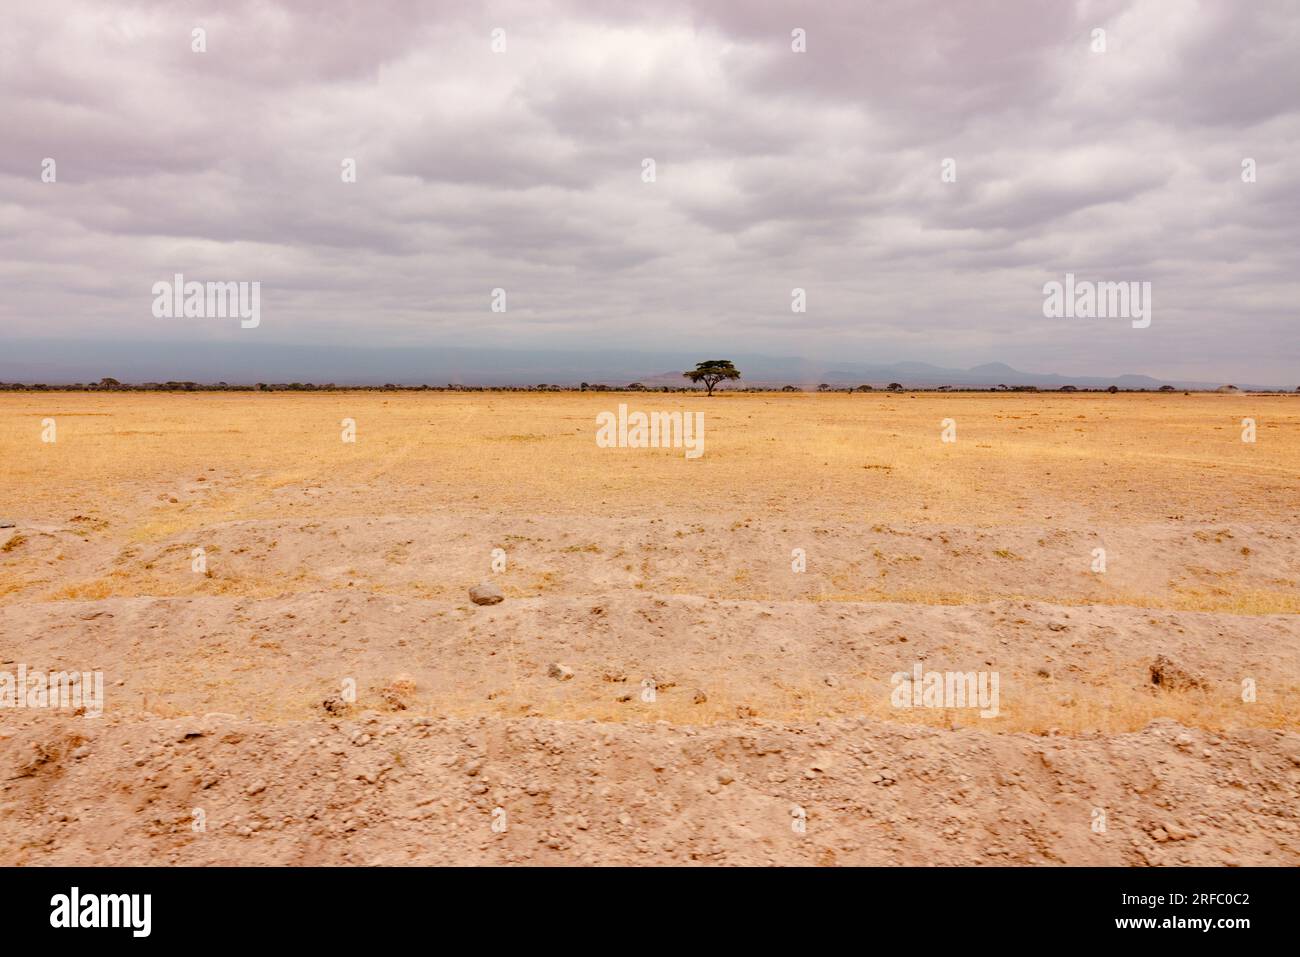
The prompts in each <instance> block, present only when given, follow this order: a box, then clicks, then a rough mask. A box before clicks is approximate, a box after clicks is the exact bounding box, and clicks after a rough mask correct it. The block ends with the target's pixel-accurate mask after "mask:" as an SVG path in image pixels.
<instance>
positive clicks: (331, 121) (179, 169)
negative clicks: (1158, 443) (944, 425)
mask: <svg viewBox="0 0 1300 957" xmlns="http://www.w3.org/2000/svg"><path fill="white" fill-rule="evenodd" d="M7 21H8V22H7V23H6V30H5V32H4V35H3V36H2V37H0V88H2V89H3V91H4V95H3V96H2V97H0V124H2V125H3V128H4V129H5V131H6V137H5V141H4V143H3V145H0V227H3V228H0V253H2V255H0V281H2V282H3V285H4V289H5V292H6V295H5V296H4V297H3V299H2V301H0V322H3V324H4V328H5V330H6V333H7V337H12V338H14V339H22V338H29V337H49V336H54V337H59V338H64V339H66V340H68V350H69V355H70V356H74V355H75V354H76V351H77V349H78V348H79V347H78V345H77V343H78V341H79V340H94V339H103V338H112V339H114V340H115V341H119V342H120V341H140V342H147V341H151V340H159V339H177V338H188V339H191V340H192V341H193V342H194V343H195V347H196V348H202V345H203V343H204V342H207V341H216V340H230V339H238V338H239V337H240V336H258V337H262V338H263V339H264V340H265V341H266V342H268V343H272V342H274V343H290V344H292V343H301V344H308V343H316V344H356V345H362V344H366V345H375V346H401V345H407V344H419V345H438V344H447V345H453V344H454V345H476V344H494V343H495V344H506V343H508V344H510V345H513V346H517V347H543V348H545V347H553V348H569V349H573V348H591V349H606V348H624V347H646V348H663V347H666V346H668V345H671V346H672V348H674V349H686V350H692V349H697V350H698V351H700V353H701V355H703V354H704V353H709V354H713V353H718V354H725V352H726V350H727V349H728V348H732V349H733V350H739V349H740V346H741V345H743V347H744V351H748V352H754V351H759V350H767V351H770V352H774V353H779V354H784V355H790V354H806V355H813V356H819V357H844V358H846V359H850V358H851V359H859V360H863V361H894V360H902V359H920V360H925V361H931V362H935V363H938V364H950V365H951V364H958V365H974V364H976V363H980V362H987V361H993V360H1000V361H1006V362H1010V363H1012V364H1013V365H1017V366H1020V367H1023V368H1031V369H1037V370H1040V371H1058V372H1063V373H1077V374H1085V373H1095V374H1107V373H1111V372H1119V371H1134V372H1147V373H1151V374H1153V375H1159V376H1165V377H1169V378H1175V377H1181V378H1199V379H1223V380H1229V379H1241V380H1247V381H1256V382H1258V381H1270V380H1275V381H1279V382H1290V381H1291V380H1292V379H1296V380H1297V381H1300V363H1298V362H1297V359H1300V346H1297V343H1300V336H1297V335H1296V334H1295V329H1296V302H1297V293H1300V280H1298V276H1300V268H1298V267H1300V262H1297V249H1300V227H1298V226H1297V223H1298V222H1300V215H1297V214H1298V213H1300V174H1297V171H1296V166H1295V160H1294V157H1295V156H1296V155H1297V148H1298V147H1300V101H1297V99H1296V97H1295V90H1296V89H1300V66H1298V65H1297V64H1298V62H1300V58H1298V57H1297V53H1300V12H1297V10H1296V9H1295V7H1294V5H1292V4H1289V3H1286V2H1265V3H1259V4H1253V3H1252V4H1235V3H1231V2H1229V0H1218V2H1186V3H1168V2H1162V0H1133V2H1122V0H1108V2H1089V0H1079V2H1076V3H1074V4H1064V3H1063V4H1055V3H1051V4H1045V3H1041V2H1032V0H1023V2H997V3H994V2H969V3H960V4H955V3H947V2H938V0H933V2H922V3H916V2H906V3H905V2H902V0H892V2H885V3H863V2H854V0H837V2H818V3H815V4H813V3H809V4H791V3H777V2H761V0H760V2H739V0H736V2H705V0H698V2H688V0H664V2H660V3H647V4H635V5H628V4H596V3H577V2H551V3H542V4H538V3H525V2H522V0H518V2H507V3H502V4H493V5H491V6H490V7H487V6H484V7H478V8H474V7H471V6H469V5H466V4H463V3H450V2H449V3H443V4H432V5H431V4H427V3H416V2H409V3H386V4H367V5H343V6H341V7H340V8H339V9H338V10H334V11H331V12H329V13H325V12H322V11H321V9H320V8H319V5H315V4H308V3H278V4H275V3H271V4H268V3H253V2H248V3H234V4H230V5H221V6H220V7H219V8H215V9H214V8H212V7H210V5H203V4H172V3H162V2H153V3H148V2H146V3H131V4H126V3H116V2H112V0H108V2H103V0H101V2H92V0H80V2H70V3H65V4H61V5H60V6H59V8H58V10H57V11H56V10H54V9H53V8H51V7H49V5H40V4H29V5H25V6H23V7H20V8H17V9H15V10H13V11H10V12H9V13H7ZM194 27H204V28H205V29H206V30H207V32H208V37H207V39H208V52H207V53H204V54H196V53H193V52H191V50H190V31H191V30H192V29H193V28H194ZM498 27H499V28H502V29H504V30H505V31H506V38H507V44H508V48H507V52H505V53H503V54H495V53H493V52H492V51H491V49H490V45H489V44H490V34H491V31H492V30H493V29H494V28H498ZM1097 27H1100V28H1103V29H1105V30H1106V31H1107V45H1108V49H1107V51H1106V52H1105V53H1103V54H1098V53H1093V52H1091V51H1090V49H1089V39H1090V33H1091V31H1092V30H1093V29H1094V28H1097ZM795 28H801V29H804V30H806V31H807V43H808V51H807V53H803V54H797V53H793V52H792V51H791V49H790V34H791V30H793V29H795ZM44 157H52V158H54V159H55V160H56V161H57V163H58V182H57V183H54V184H47V183H42V182H41V180H40V172H41V162H42V159H43V158H44ZM345 157H352V158H355V159H356V162H357V169H358V182H357V183H355V184H345V183H343V182H341V180H340V176H339V173H340V163H341V161H342V160H343V159H344V158H345ZM646 157H651V158H653V159H654V160H655V162H656V166H657V174H658V175H657V181H656V182H654V183H644V182H642V180H641V163H642V160H643V158H646ZM946 157H951V158H953V159H955V161H956V163H957V172H958V178H957V182H956V183H943V182H941V181H940V177H939V173H940V163H941V161H942V160H943V159H944V158H946ZM1244 157H1252V158H1254V159H1255V160H1256V161H1257V163H1258V170H1259V172H1258V182H1256V183H1254V184H1245V183H1242V181H1241V177H1240V169H1241V162H1242V159H1243V158H1244ZM1066 271H1070V272H1074V273H1076V274H1078V275H1080V276H1081V277H1086V278H1093V279H1104V280H1105V279H1109V280H1139V281H1143V280H1146V281H1151V282H1152V283H1153V285H1154V289H1155V310H1156V311H1155V317H1154V321H1153V323H1152V326H1151V328H1149V329H1146V330H1134V329H1131V328H1130V327H1129V326H1128V325H1127V324H1120V323H1113V322H1106V321H1088V320H1074V321H1053V320H1046V319H1044V318H1043V317H1042V314H1041V305H1042V293H1041V290H1042V285H1043V283H1044V282H1046V281H1048V280H1050V279H1053V278H1059V277H1060V276H1061V274H1062V273H1064V272H1066ZM175 272H182V273H184V274H186V276H187V277H188V278H194V279H221V280H260V281H261V282H262V284H263V300H264V305H263V323H262V326H261V327H260V328H259V329H257V330H249V331H240V330H238V329H237V328H230V327H229V326H223V325H221V323H220V322H219V321H217V320H211V321H206V320H205V321H202V322H194V321H190V322H187V323H185V324H177V323H176V321H174V320H160V319H155V318H154V317H153V316H152V315H151V313H150V304H151V301H152V297H151V294H150V287H151V286H152V284H153V283H154V282H156V281H158V280H159V279H164V278H168V277H170V276H171V275H172V274H173V273H175ZM796 286H798V287H803V288H805V289H807V291H808V301H809V311H808V313H806V314H803V315H795V314H792V313H791V312H790V308H789V304H790V290H791V289H792V288H793V287H796ZM495 287H504V288H506V289H507V291H508V296H509V304H510V309H509V312H507V313H506V314H504V315H501V314H494V313H491V312H490V311H489V309H488V304H489V296H490V293H491V290H492V289H493V288H495Z"/></svg>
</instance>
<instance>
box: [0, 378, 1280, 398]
mask: <svg viewBox="0 0 1300 957" xmlns="http://www.w3.org/2000/svg"><path fill="white" fill-rule="evenodd" d="M699 391H700V390H699V389H697V388H692V387H690V386H668V385H662V386H648V385H645V384H644V383H641V382H632V383H629V384H628V385H608V384H606V383H593V382H583V383H580V384H579V385H552V384H549V383H545V382H543V383H540V384H538V385H519V386H510V385H462V384H460V383H454V382H449V383H447V384H446V385H398V384H396V383H393V382H388V383H385V384H384V385H336V384H335V383H333V382H326V383H324V384H317V383H314V382H258V383H254V384H252V385H249V384H234V385H231V384H230V383H227V382H190V381H177V380H170V379H169V380H168V381H166V382H120V381H118V380H117V379H114V378H103V379H100V380H99V381H98V382H75V383H72V384H70V385H69V384H59V385H50V384H47V383H44V382H35V383H25V382H0V392H669V393H698V392H699ZM730 391H732V392H742V393H744V392H748V393H755V392H759V393H762V392H807V391H816V392H820V393H831V392H845V393H852V392H876V391H884V392H1078V393H1090V392H1091V393H1096V392H1110V393H1116V392H1132V393H1143V392H1151V393H1164V394H1168V393H1170V392H1178V391H1182V392H1184V394H1186V393H1187V392H1189V391H1205V392H1215V391H1218V392H1223V391H1236V387H1235V386H1222V387H1220V388H1219V389H1217V390H1215V389H1206V390H1179V389H1176V388H1175V387H1174V386H1169V385H1162V386H1160V387H1159V388H1158V389H1121V388H1119V386H1114V385H1112V386H1108V387H1106V388H1096V389H1085V388H1082V387H1080V386H1073V385H1064V386H1061V387H1060V388H1058V389H1047V388H1041V387H1039V386H1033V385H1013V386H1008V385H1003V384H999V385H996V386H952V385H940V386H923V387H917V386H904V385H903V384H902V383H899V382H891V383H889V384H888V385H886V386H883V387H881V388H879V389H877V388H876V387H874V386H871V385H859V386H832V385H830V384H829V383H826V382H823V383H821V384H820V385H818V386H816V387H815V389H809V388H807V387H804V386H798V385H784V386H745V387H743V388H733V389H731V390H730ZM1295 391H1296V393H1300V386H1297V387H1296V389H1295Z"/></svg>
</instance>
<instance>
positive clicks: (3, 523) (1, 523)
mask: <svg viewBox="0 0 1300 957" xmlns="http://www.w3.org/2000/svg"><path fill="white" fill-rule="evenodd" d="M13 527H14V523H13V522H11V521H9V519H7V518H0V528H13Z"/></svg>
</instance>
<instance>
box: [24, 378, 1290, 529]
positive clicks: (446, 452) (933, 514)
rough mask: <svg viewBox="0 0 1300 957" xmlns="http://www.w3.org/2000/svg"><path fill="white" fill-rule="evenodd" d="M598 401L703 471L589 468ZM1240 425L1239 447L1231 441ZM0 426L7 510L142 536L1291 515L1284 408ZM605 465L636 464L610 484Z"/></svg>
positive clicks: (95, 419) (119, 398)
mask: <svg viewBox="0 0 1300 957" xmlns="http://www.w3.org/2000/svg"><path fill="white" fill-rule="evenodd" d="M618 402H627V403H629V405H630V407H631V408H633V409H637V408H641V409H647V410H650V409H664V410H678V409H682V410H685V409H691V410H696V409H698V410H703V411H705V413H706V420H705V425H706V449H707V451H706V454H705V455H704V456H703V458H700V459H698V460H694V461H687V460H686V459H685V458H684V457H683V455H682V454H681V452H680V451H675V450H666V449H665V450H636V451H632V450H600V454H597V450H596V448H595V444H594V436H595V424H594V419H595V416H596V414H597V413H598V412H601V411H604V410H610V409H613V408H614V407H615V406H616V404H617V403H618ZM1246 416H1249V417H1252V418H1255V419H1256V421H1257V423H1258V441H1257V442H1256V443H1254V444H1247V443H1243V442H1242V441H1241V439H1240V429H1241V426H1240V423H1241V419H1242V418H1243V417H1246ZM46 417H50V418H54V419H55V420H56V422H57V424H58V441H57V442H56V443H53V444H44V443H42V442H41V441H40V431H41V420H42V419H44V418H46ZM344 418H352V419H355V420H356V423H357V442H356V443H355V444H346V443H344V442H342V441H340V423H341V420H342V419H344ZM944 418H952V419H954V420H955V421H956V423H957V429H958V441H957V442H956V443H954V444H943V443H941V442H940V441H939V432H940V421H941V420H942V419H944ZM0 423H2V427H0V460H2V461H3V462H4V467H5V479H6V486H7V487H8V490H9V492H8V494H9V499H10V502H11V503H13V504H21V505H22V507H23V509H24V510H25V511H26V512H28V513H30V514H41V515H51V516H64V515H69V516H70V515H73V514H76V513H79V512H86V511H88V510H94V511H95V512H96V514H99V513H106V514H105V515H103V516H102V517H104V518H107V519H108V520H110V521H111V520H112V518H113V517H114V516H115V515H116V517H118V518H119V520H120V519H121V518H126V519H127V520H128V521H129V522H131V524H132V532H133V534H134V535H135V536H136V537H137V538H140V539H142V540H149V539H157V538H162V537H165V536H167V535H169V534H174V533H175V532H177V531H180V530H183V529H186V528H191V527H198V526H200V525H202V524H205V523H210V522H214V521H231V520H239V519H252V518H266V517H279V516H281V515H283V514H285V513H284V505H283V504H282V503H280V502H277V501H273V500H271V499H270V498H269V495H270V493H272V492H274V491H275V490H276V489H280V488H285V487H304V488H316V489H320V490H322V491H326V492H344V491H346V492H348V493H351V494H352V495H353V498H352V499H351V500H349V499H346V498H344V499H336V500H334V501H332V502H331V507H332V508H335V509H338V508H341V509H344V510H345V511H346V510H351V511H353V512H355V513H357V514H362V513H369V514H374V513H375V511H376V506H377V505H381V506H382V509H383V511H384V512H386V513H393V514H402V513H404V512H417V511H421V510H427V509H431V508H437V507H446V506H452V505H459V506H475V505H476V506H477V507H480V508H489V507H491V508H493V509H503V510H517V511H523V512H545V513H554V512H563V511H572V512H578V513H585V512H588V511H590V510H593V509H600V510H602V511H604V512H605V513H610V514H616V513H620V512H622V513H627V512H632V513H635V512H636V511H637V510H639V509H644V508H646V507H647V506H650V505H654V504H655V503H660V502H672V503H677V504H680V505H681V506H682V507H684V508H692V507H694V508H697V509H698V510H699V511H701V512H707V511H709V510H711V509H712V508H714V507H716V506H719V505H725V506H726V508H727V509H728V510H729V511H730V512H731V513H733V514H736V515H737V516H771V515H773V514H789V515H808V516H815V517H827V518H831V517H843V518H850V519H853V520H857V521H879V522H897V521H922V522H934V523H951V524H966V523H971V522H975V523H978V524H984V525H989V526H993V525H998V524H1007V523H1037V522H1048V523H1050V522H1051V521H1053V520H1054V519H1057V518H1059V517H1061V516H1062V515H1063V514H1065V513H1069V512H1074V513H1076V514H1075V516H1074V517H1080V516H1082V517H1087V516H1092V517H1094V518H1095V519H1097V520H1099V521H1105V522H1109V523H1111V524H1116V523H1124V522H1128V523H1140V522H1144V521H1159V520H1166V519H1177V520H1183V521H1189V522H1190V521H1213V520H1215V519H1216V518H1223V517H1224V516H1230V517H1231V518H1232V519H1233V520H1234V521H1238V522H1249V521H1252V520H1264V521H1277V520H1279V519H1280V518H1281V517H1282V516H1283V515H1286V514H1292V515H1293V514H1294V512H1295V510H1296V508H1297V506H1300V497H1298V496H1297V482H1300V399H1296V398H1292V397H1289V396H1250V395H1225V396H1220V395H1191V396H1183V395H1181V394H1178V395H1170V396H1163V395H1113V396H1112V395H1092V394H1085V395H1054V394H1038V395H1022V394H1011V395H1007V394H960V393H957V394H934V393H924V394H881V393H878V394H855V395H841V394H836V395H744V394H736V395H725V394H724V395H720V396H716V397H714V398H712V399H706V398H704V397H703V396H699V397H696V396H688V395H677V394H668V395H663V394H654V393H634V394H616V393H587V394H579V393H555V394H520V393H497V394H493V393H482V394H480V393H468V394H465V393H461V394H456V393H451V394H441V393H424V394H419V393H415V394H412V393H369V392H367V393H319V394H292V393H275V394H245V393H216V394H204V393H198V394H164V395H156V394H132V393H126V394H116V395H97V394H82V393H45V394H33V393H26V394H23V393H17V394H14V393H10V394H4V395H0ZM521 437H522V438H526V439H527V441H524V440H522V439H521ZM620 455H622V456H629V455H630V456H633V457H634V458H633V459H632V460H631V462H630V464H628V465H627V467H626V468H610V456H620ZM209 471H215V472H216V473H218V474H219V475H223V476H225V477H226V478H227V480H226V481H225V482H224V483H223V490H222V491H221V492H220V493H217V494H214V495H212V496H210V497H207V498H206V499H204V500H203V501H198V502H186V503H182V507H180V508H175V507H173V508H168V507H167V506H168V504H169V503H167V502H165V501H161V502H159V501H152V502H151V503H150V504H151V507H149V508H146V509H140V508H139V507H138V506H139V505H140V499H141V496H142V495H146V494H149V493H151V492H156V491H158V490H165V489H170V488H175V487H178V486H181V485H184V484H185V483H189V482H192V481H193V480H194V479H196V478H201V477H205V476H206V475H207V474H208V472H209ZM378 488H382V489H383V499H382V501H378V502H377V501H376V499H375V495H374V490H375V489H378ZM11 507H13V505H12V504H11ZM292 509H293V510H294V511H298V512H303V511H308V512H309V511H310V508H304V505H303V503H301V502H299V503H296V504H295V505H293V506H292ZM123 513H125V514H123Z"/></svg>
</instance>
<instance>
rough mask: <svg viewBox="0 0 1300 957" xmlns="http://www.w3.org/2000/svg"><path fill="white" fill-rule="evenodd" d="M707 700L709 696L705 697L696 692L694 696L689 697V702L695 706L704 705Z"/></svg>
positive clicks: (701, 692) (702, 693)
mask: <svg viewBox="0 0 1300 957" xmlns="http://www.w3.org/2000/svg"><path fill="white" fill-rule="evenodd" d="M708 700H709V696H708V695H706V694H705V693H704V692H703V691H699V690H697V691H696V692H695V694H693V695H691V701H693V702H694V703H695V704H704V702H706V701H708Z"/></svg>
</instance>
